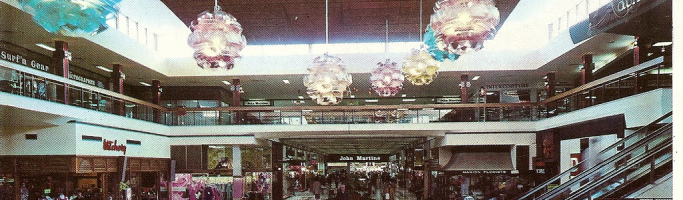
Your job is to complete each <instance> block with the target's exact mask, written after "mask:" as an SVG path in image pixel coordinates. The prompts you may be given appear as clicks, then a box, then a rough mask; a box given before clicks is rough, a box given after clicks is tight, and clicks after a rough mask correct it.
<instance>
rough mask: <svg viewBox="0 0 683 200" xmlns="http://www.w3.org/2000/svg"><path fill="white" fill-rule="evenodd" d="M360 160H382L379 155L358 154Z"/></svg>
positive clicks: (357, 157) (357, 158)
mask: <svg viewBox="0 0 683 200" xmlns="http://www.w3.org/2000/svg"><path fill="white" fill-rule="evenodd" d="M356 160H358V161H378V160H380V159H379V157H377V156H356Z"/></svg>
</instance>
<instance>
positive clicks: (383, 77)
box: [370, 59, 404, 97]
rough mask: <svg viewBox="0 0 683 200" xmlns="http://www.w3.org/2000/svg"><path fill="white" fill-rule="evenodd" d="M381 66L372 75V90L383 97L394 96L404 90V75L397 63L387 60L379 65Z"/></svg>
mask: <svg viewBox="0 0 683 200" xmlns="http://www.w3.org/2000/svg"><path fill="white" fill-rule="evenodd" d="M377 65H379V66H378V67H377V68H376V69H375V70H374V71H372V73H371V75H370V83H372V90H374V91H375V93H377V95H379V96H382V97H390V96H394V95H396V94H397V93H398V91H399V90H401V89H403V80H404V77H403V74H401V70H399V69H398V67H397V66H396V63H395V62H391V61H390V60H389V59H387V61H386V62H384V63H382V62H380V63H377Z"/></svg>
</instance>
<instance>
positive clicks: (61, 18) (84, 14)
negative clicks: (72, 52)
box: [19, 0, 121, 37]
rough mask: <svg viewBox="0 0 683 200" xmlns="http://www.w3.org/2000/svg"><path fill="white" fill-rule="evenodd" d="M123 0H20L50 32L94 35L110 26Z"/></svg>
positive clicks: (26, 9)
mask: <svg viewBox="0 0 683 200" xmlns="http://www.w3.org/2000/svg"><path fill="white" fill-rule="evenodd" d="M119 2H121V0H19V5H20V6H21V8H22V10H24V11H25V12H27V13H29V14H31V15H33V19H34V20H35V21H36V23H37V24H38V25H40V26H41V27H43V28H44V29H45V30H46V31H47V32H50V33H59V34H62V35H67V36H74V37H80V36H86V35H95V34H98V33H100V32H102V31H104V30H106V29H107V28H108V25H107V20H108V19H112V18H114V17H115V15H116V13H117V12H118V6H117V5H118V3H119Z"/></svg>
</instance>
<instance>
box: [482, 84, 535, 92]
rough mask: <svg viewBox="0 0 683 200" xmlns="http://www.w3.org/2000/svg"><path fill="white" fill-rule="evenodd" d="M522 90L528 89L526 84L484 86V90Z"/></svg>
mask: <svg viewBox="0 0 683 200" xmlns="http://www.w3.org/2000/svg"><path fill="white" fill-rule="evenodd" d="M523 88H529V84H528V83H498V84H489V85H486V86H484V89H485V90H487V91H488V90H499V89H523Z"/></svg>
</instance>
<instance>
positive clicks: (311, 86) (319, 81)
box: [303, 54, 352, 105]
mask: <svg viewBox="0 0 683 200" xmlns="http://www.w3.org/2000/svg"><path fill="white" fill-rule="evenodd" d="M303 81H304V86H306V88H307V89H306V94H308V96H310V97H311V99H313V101H315V102H316V103H317V104H320V105H336V104H339V103H340V102H341V100H342V99H343V97H344V93H345V92H346V89H347V88H348V87H349V85H351V83H352V78H351V74H349V73H347V72H346V66H345V65H344V64H343V63H342V61H341V58H339V57H336V56H330V55H328V54H324V55H322V56H319V57H317V58H315V59H314V60H313V64H312V65H311V66H310V67H308V75H306V76H304V79H303Z"/></svg>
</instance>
